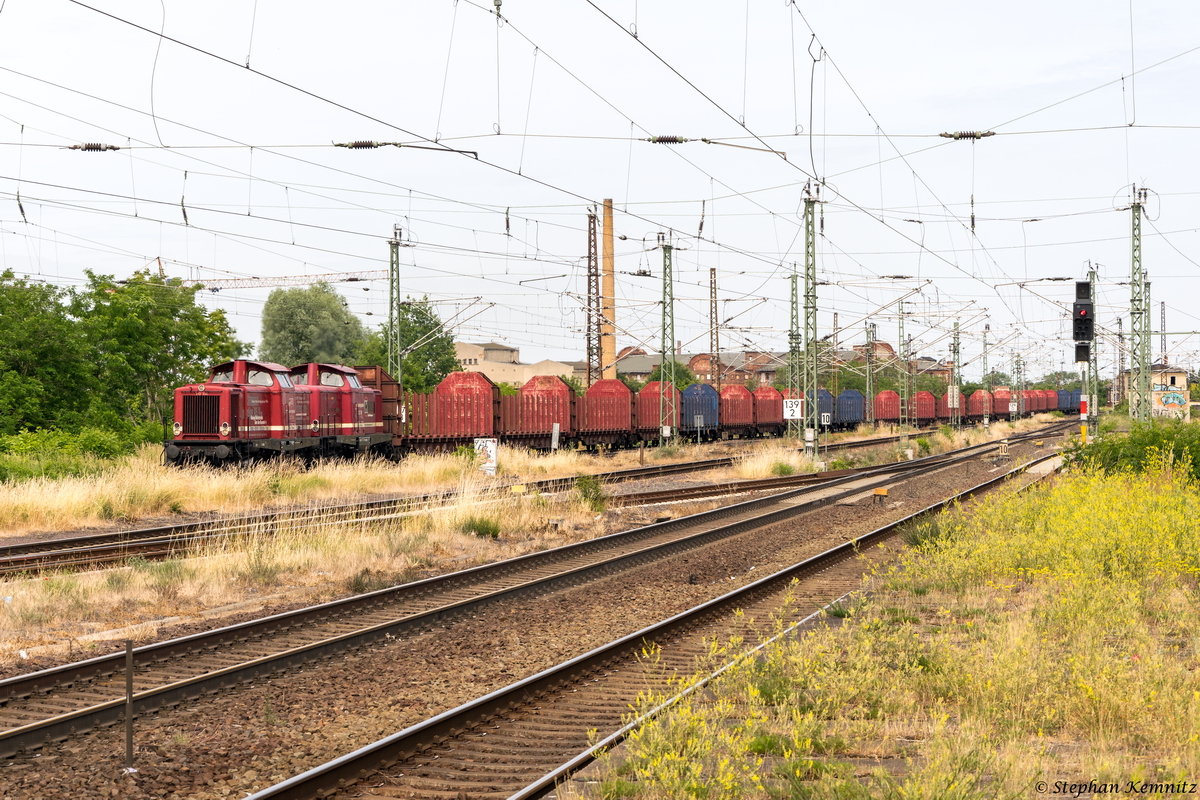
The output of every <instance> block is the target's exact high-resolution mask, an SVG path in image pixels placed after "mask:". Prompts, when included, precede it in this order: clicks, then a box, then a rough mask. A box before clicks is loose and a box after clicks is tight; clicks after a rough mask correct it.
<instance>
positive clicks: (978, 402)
mask: <svg viewBox="0 0 1200 800" xmlns="http://www.w3.org/2000/svg"><path fill="white" fill-rule="evenodd" d="M990 416H992V395H991V393H989V392H986V391H984V390H983V389H976V390H975V391H974V392H973V393H972V394H971V396H970V397H969V398H968V399H967V418H968V419H983V418H984V417H990Z"/></svg>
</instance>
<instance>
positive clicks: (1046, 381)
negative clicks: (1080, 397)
mask: <svg viewBox="0 0 1200 800" xmlns="http://www.w3.org/2000/svg"><path fill="white" fill-rule="evenodd" d="M1082 386H1083V382H1082V381H1080V379H1079V373H1078V372H1051V373H1049V374H1047V375H1043V376H1042V377H1041V378H1038V380H1037V381H1036V382H1035V383H1034V384H1033V386H1032V388H1034V389H1066V390H1068V391H1070V390H1072V389H1079V388H1082Z"/></svg>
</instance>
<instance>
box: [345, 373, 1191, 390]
mask: <svg viewBox="0 0 1200 800" xmlns="http://www.w3.org/2000/svg"><path fill="white" fill-rule="evenodd" d="M346 380H348V381H350V386H351V387H352V388H354V389H361V388H362V384H361V383H359V382H358V376H357V375H347V376H346ZM1171 380H1174V378H1172V379H1171Z"/></svg>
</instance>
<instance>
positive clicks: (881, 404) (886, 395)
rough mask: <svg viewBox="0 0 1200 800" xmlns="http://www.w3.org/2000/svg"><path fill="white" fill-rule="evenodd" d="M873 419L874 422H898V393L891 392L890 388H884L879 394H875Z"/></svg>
mask: <svg viewBox="0 0 1200 800" xmlns="http://www.w3.org/2000/svg"><path fill="white" fill-rule="evenodd" d="M874 403H875V421H876V422H899V421H900V395H899V394H897V393H896V392H893V391H892V390H891V389H884V390H883V391H882V392H880V393H879V394H877V395H875V400H874Z"/></svg>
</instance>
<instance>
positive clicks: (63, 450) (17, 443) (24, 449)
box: [0, 422, 165, 482]
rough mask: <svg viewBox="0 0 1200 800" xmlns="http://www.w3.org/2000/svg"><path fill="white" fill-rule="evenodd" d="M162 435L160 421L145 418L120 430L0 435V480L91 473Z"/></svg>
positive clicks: (50, 430)
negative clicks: (139, 423)
mask: <svg viewBox="0 0 1200 800" xmlns="http://www.w3.org/2000/svg"><path fill="white" fill-rule="evenodd" d="M164 435H165V432H164V430H163V427H162V426H161V425H159V424H157V423H150V422H147V423H143V424H141V425H130V426H128V427H127V428H124V429H120V430H114V429H109V428H97V427H83V428H80V429H79V430H75V431H66V430H59V429H56V428H38V429H37V430H31V431H21V432H20V433H15V434H12V435H9V436H0V482H16V481H24V480H30V479H32V478H64V477H77V476H82V475H94V474H97V473H99V472H102V471H104V469H105V468H106V467H108V466H111V464H112V462H113V461H115V460H117V459H119V458H122V457H123V456H128V455H132V454H133V453H134V452H135V451H136V450H137V449H138V448H139V447H141V446H142V445H143V444H150V443H156V442H161V441H163V438H164Z"/></svg>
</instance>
